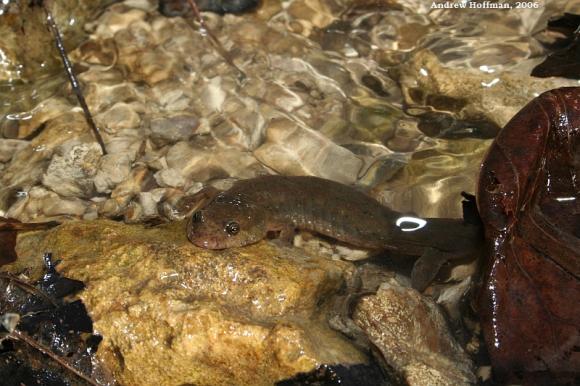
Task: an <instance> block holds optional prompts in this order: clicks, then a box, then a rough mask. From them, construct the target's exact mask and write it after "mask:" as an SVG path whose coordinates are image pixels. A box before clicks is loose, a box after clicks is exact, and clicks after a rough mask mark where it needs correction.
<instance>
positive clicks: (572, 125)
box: [477, 87, 580, 384]
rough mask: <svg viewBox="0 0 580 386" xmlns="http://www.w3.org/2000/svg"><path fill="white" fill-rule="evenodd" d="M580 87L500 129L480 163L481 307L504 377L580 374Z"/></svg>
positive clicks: (566, 380)
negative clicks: (484, 252)
mask: <svg viewBox="0 0 580 386" xmlns="http://www.w3.org/2000/svg"><path fill="white" fill-rule="evenodd" d="M579 128H580V88H578V87H570V88H562V89H557V90H552V91H549V92H546V93H544V94H542V95H541V96H539V97H538V98H536V99H534V100H533V101H532V102H530V103H529V104H528V105H527V106H526V107H524V108H523V109H522V110H521V111H520V112H519V113H518V114H517V115H516V116H515V117H514V118H513V119H512V120H511V121H510V122H509V123H508V124H507V126H506V127H505V128H504V129H503V130H502V131H501V132H500V134H499V135H498V137H497V138H496V140H495V141H494V143H493V144H492V146H491V148H490V150H489V152H488V155H487V157H486V159H485V160H484V162H483V165H482V168H481V174H480V179H479V189H478V196H477V200H478V207H479V212H480V214H481V218H482V221H483V223H484V226H485V232H486V240H487V254H488V256H487V260H486V262H485V263H484V264H485V268H484V276H483V285H482V287H481V292H480V299H479V313H480V316H481V323H482V327H483V331H484V336H485V340H486V344H487V349H488V351H489V353H490V357H491V360H492V365H493V372H494V375H495V377H496V378H497V379H499V380H500V381H502V382H506V381H511V382H515V383H524V384H578V383H575V382H577V381H578V380H580V307H578V305H579V304H580V238H579V237H580V130H579Z"/></svg>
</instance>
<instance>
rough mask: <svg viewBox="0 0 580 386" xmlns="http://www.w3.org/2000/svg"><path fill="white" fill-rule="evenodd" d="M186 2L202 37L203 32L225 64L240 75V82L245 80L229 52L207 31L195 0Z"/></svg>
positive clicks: (243, 73)
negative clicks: (197, 23)
mask: <svg viewBox="0 0 580 386" xmlns="http://www.w3.org/2000/svg"><path fill="white" fill-rule="evenodd" d="M188 2H189V6H190V7H191V10H192V11H193V15H194V16H195V18H196V19H197V21H198V22H199V26H200V27H201V29H202V31H201V32H202V35H203V32H205V34H206V35H207V37H208V38H209V40H210V42H211V43H212V44H213V46H214V48H215V49H216V51H217V52H218V53H219V54H220V55H221V57H222V58H224V60H225V61H226V63H227V64H229V65H230V66H231V67H233V68H234V69H235V70H236V71H238V73H239V75H240V81H243V80H244V79H246V78H247V75H246V73H245V72H244V71H242V70H241V69H240V68H239V67H238V66H236V64H235V63H234V61H233V60H232V58H231V56H230V54H229V52H227V51H226V49H225V48H224V46H223V45H222V44H221V43H220V41H219V40H218V38H217V37H216V36H215V35H214V34H213V32H211V30H210V29H209V27H208V26H207V24H205V21H204V20H203V18H202V17H201V12H199V8H198V7H197V4H196V2H195V0H188Z"/></svg>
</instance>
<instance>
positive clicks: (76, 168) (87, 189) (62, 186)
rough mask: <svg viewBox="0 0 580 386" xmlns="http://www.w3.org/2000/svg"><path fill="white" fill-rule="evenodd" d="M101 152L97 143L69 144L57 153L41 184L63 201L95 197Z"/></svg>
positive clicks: (75, 142)
mask: <svg viewBox="0 0 580 386" xmlns="http://www.w3.org/2000/svg"><path fill="white" fill-rule="evenodd" d="M100 158H101V148H100V147H99V145H98V144H97V143H94V142H93V143H79V142H78V141H69V142H66V143H64V144H63V145H62V146H60V147H59V148H58V149H57V153H56V154H55V155H54V156H53V157H52V160H51V161H50V164H49V165H48V169H47V170H46V173H45V174H44V175H43V176H42V183H43V185H44V186H46V187H47V188H49V189H51V190H53V191H54V192H56V193H58V194H60V195H61V196H64V197H86V198H89V197H91V196H92V194H93V193H94V190H95V188H94V184H93V178H94V176H95V175H96V173H97V170H98V164H99V159H100Z"/></svg>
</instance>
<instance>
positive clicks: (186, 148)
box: [167, 142, 267, 182]
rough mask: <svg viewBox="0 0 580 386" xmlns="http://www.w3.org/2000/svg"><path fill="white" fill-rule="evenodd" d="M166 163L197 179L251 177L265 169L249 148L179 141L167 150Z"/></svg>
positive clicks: (186, 175)
mask: <svg viewBox="0 0 580 386" xmlns="http://www.w3.org/2000/svg"><path fill="white" fill-rule="evenodd" d="M167 165H168V166H169V167H170V168H173V169H176V170H178V171H179V172H180V173H181V175H182V176H183V177H184V178H185V179H186V180H188V181H189V180H193V181H198V182H203V181H208V180H211V179H216V178H227V177H236V178H251V177H255V176H256V175H258V174H264V173H266V172H267V171H266V169H265V168H264V167H263V166H262V165H261V164H260V163H259V162H258V161H257V160H256V159H255V158H254V157H252V156H251V155H249V154H248V153H247V152H242V151H240V150H238V149H236V148H223V147H216V148H213V149H207V148H204V147H201V146H195V145H192V144H190V143H187V142H178V143H176V144H175V145H173V146H172V147H171V149H169V151H168V152H167Z"/></svg>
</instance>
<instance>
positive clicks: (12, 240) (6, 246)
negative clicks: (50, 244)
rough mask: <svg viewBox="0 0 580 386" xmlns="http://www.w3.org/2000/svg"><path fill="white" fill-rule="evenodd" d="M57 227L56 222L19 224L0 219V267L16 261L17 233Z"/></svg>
mask: <svg viewBox="0 0 580 386" xmlns="http://www.w3.org/2000/svg"><path fill="white" fill-rule="evenodd" d="M57 225H59V223H58V222H56V221H50V222H42V223H21V222H20V221H18V220H16V219H13V218H4V217H0V267H1V266H3V265H6V264H10V263H12V262H14V261H16V259H17V255H16V251H15V250H14V248H15V247H16V236H17V234H18V231H33V230H41V229H48V228H52V227H55V226H57Z"/></svg>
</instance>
